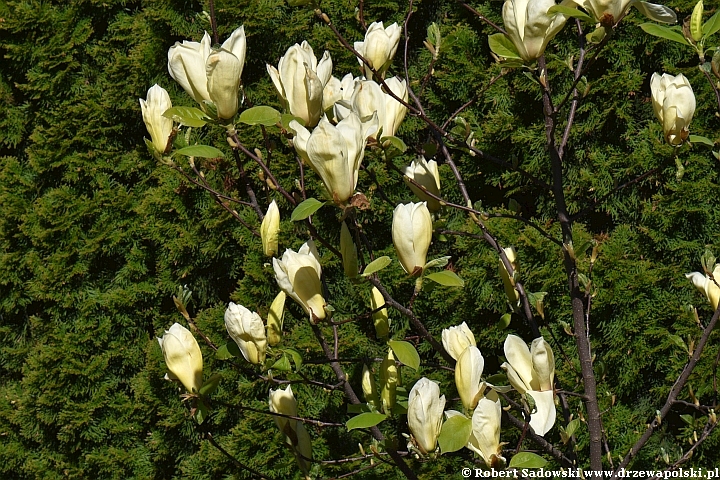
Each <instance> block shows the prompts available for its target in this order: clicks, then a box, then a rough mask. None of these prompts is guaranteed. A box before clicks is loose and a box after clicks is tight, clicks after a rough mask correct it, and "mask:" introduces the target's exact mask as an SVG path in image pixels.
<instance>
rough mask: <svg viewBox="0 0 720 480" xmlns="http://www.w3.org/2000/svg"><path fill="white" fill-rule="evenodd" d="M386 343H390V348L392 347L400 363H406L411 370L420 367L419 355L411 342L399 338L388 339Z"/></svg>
mask: <svg viewBox="0 0 720 480" xmlns="http://www.w3.org/2000/svg"><path fill="white" fill-rule="evenodd" d="M388 345H390V348H392V351H393V353H395V356H396V357H397V359H398V361H400V363H403V364H405V365H407V366H408V367H410V368H412V369H413V370H417V369H418V368H420V355H418V352H417V350H415V347H414V346H413V345H412V343H409V342H404V341H400V340H390V341H389V342H388Z"/></svg>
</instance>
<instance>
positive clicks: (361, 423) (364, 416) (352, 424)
mask: <svg viewBox="0 0 720 480" xmlns="http://www.w3.org/2000/svg"><path fill="white" fill-rule="evenodd" d="M386 418H387V417H386V416H385V415H383V414H382V413H377V412H367V413H361V414H360V415H357V416H355V417H353V418H351V419H350V420H348V421H347V423H346V424H345V426H346V427H347V429H348V431H350V430H354V429H356V428H370V427H374V426H375V425H377V424H378V423H380V422H382V421H383V420H385V419H386Z"/></svg>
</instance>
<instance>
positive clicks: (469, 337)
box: [442, 322, 476, 360]
mask: <svg viewBox="0 0 720 480" xmlns="http://www.w3.org/2000/svg"><path fill="white" fill-rule="evenodd" d="M442 344H443V347H444V348H445V350H446V351H447V352H448V353H449V354H450V356H451V357H452V358H454V359H455V360H458V359H459V358H460V355H462V354H463V352H464V351H465V349H466V348H468V347H474V346H475V345H476V343H475V335H473V333H472V332H471V331H470V329H469V328H468V326H467V323H465V322H463V323H461V324H460V325H458V326H456V327H450V328H446V329H444V330H443V331H442Z"/></svg>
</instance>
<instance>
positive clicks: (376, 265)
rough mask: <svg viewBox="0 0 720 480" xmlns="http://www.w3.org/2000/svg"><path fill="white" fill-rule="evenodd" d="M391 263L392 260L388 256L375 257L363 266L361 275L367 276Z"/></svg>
mask: <svg viewBox="0 0 720 480" xmlns="http://www.w3.org/2000/svg"><path fill="white" fill-rule="evenodd" d="M391 263H392V260H391V259H390V257H388V256H382V257H379V258H376V259H375V260H373V261H372V262H370V263H368V264H367V266H365V270H364V271H363V273H362V276H363V277H369V276H370V275H372V274H373V273H375V272H378V271H380V270H382V269H383V268H385V267H387V266H388V265H390V264H391Z"/></svg>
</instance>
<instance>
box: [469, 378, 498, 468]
mask: <svg viewBox="0 0 720 480" xmlns="http://www.w3.org/2000/svg"><path fill="white" fill-rule="evenodd" d="M501 417H502V406H501V405H500V399H499V398H498V395H497V393H495V392H494V391H492V392H490V393H488V396H487V397H482V398H481V399H480V400H479V401H478V404H477V407H475V411H474V412H473V416H472V435H470V441H469V442H468V445H467V446H468V448H469V449H470V450H472V451H474V452H475V453H477V454H478V455H480V457H481V458H482V459H483V461H484V462H485V465H487V466H488V467H489V468H496V467H502V466H503V465H504V463H505V458H503V457H502V456H501V455H500V454H501V452H502V446H501V444H500V419H501Z"/></svg>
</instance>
